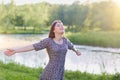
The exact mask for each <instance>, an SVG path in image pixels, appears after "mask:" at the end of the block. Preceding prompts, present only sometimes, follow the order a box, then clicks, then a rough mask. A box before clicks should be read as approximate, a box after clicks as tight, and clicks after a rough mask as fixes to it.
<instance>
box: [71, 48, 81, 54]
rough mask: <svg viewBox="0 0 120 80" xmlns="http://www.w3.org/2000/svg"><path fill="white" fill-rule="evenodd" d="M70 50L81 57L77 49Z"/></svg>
mask: <svg viewBox="0 0 120 80" xmlns="http://www.w3.org/2000/svg"><path fill="white" fill-rule="evenodd" d="M72 50H73V51H74V52H75V53H76V55H77V56H80V55H81V52H80V51H79V50H77V49H75V48H74V47H73V48H72Z"/></svg>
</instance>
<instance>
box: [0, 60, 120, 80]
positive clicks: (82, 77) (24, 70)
mask: <svg viewBox="0 0 120 80" xmlns="http://www.w3.org/2000/svg"><path fill="white" fill-rule="evenodd" d="M42 70H43V69H42V68H29V67H26V66H23V65H19V64H15V63H9V64H4V63H2V62H0V80H13V79H14V80H38V78H39V75H40V74H41V72H42ZM119 79H120V74H115V75H107V74H102V75H95V74H89V73H85V72H84V73H81V72H79V71H65V80H119Z"/></svg>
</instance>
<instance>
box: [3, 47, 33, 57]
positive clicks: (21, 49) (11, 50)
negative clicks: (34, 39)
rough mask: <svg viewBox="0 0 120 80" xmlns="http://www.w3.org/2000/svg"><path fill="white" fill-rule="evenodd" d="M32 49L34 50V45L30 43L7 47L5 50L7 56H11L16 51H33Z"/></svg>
mask: <svg viewBox="0 0 120 80" xmlns="http://www.w3.org/2000/svg"><path fill="white" fill-rule="evenodd" d="M32 50H34V47H33V45H28V46H25V47H20V48H13V49H7V50H5V52H4V54H5V55H7V56H11V55H13V54H15V53H20V52H27V51H32Z"/></svg>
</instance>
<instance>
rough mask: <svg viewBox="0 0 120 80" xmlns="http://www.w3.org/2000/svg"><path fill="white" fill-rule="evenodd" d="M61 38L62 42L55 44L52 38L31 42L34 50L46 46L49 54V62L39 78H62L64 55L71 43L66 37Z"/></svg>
mask: <svg viewBox="0 0 120 80" xmlns="http://www.w3.org/2000/svg"><path fill="white" fill-rule="evenodd" d="M62 39H63V43H62V44H57V43H56V42H55V41H54V40H53V39H52V38H45V39H43V40H41V41H40V42H38V43H34V44H33V47H34V49H35V50H36V51H38V50H41V49H44V48H46V49H47V52H48V56H49V62H48V64H47V66H46V67H45V69H44V70H43V72H42V74H41V76H40V79H39V80H64V64H65V57H66V53H67V49H72V48H73V44H72V43H71V42H70V41H69V40H68V39H66V38H62Z"/></svg>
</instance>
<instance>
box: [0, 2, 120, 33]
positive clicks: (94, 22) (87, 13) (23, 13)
mask: <svg viewBox="0 0 120 80" xmlns="http://www.w3.org/2000/svg"><path fill="white" fill-rule="evenodd" d="M119 14H120V6H118V5H116V3H115V2H113V1H111V0H109V1H101V2H94V3H89V2H86V3H84V4H80V2H79V1H75V2H73V3H72V4H71V5H67V4H64V5H63V4H50V3H47V2H41V3H35V4H25V5H15V3H14V0H11V2H10V3H8V4H4V2H2V3H1V4H0V16H1V17H0V28H1V29H16V28H23V29H24V30H26V29H27V28H32V29H38V28H41V27H48V26H50V24H51V22H52V21H53V20H55V19H60V20H62V21H63V23H64V25H65V26H66V27H67V30H71V31H80V30H120V15H119Z"/></svg>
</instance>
